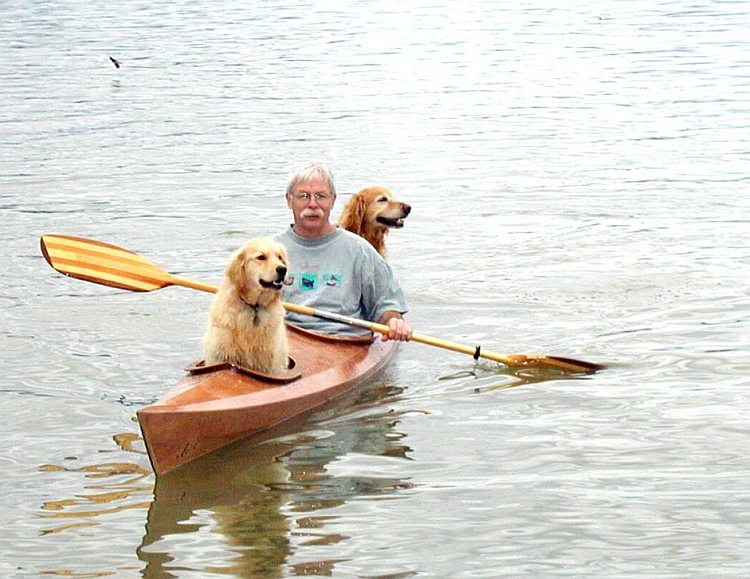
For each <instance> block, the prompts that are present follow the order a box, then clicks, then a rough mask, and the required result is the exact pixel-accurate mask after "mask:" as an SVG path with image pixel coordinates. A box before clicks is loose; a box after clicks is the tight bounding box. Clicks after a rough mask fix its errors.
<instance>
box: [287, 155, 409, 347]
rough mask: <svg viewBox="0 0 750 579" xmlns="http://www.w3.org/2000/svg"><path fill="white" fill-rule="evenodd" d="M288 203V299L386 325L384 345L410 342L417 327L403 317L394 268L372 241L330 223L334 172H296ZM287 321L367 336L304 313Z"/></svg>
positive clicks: (315, 167) (311, 168) (316, 167)
mask: <svg viewBox="0 0 750 579" xmlns="http://www.w3.org/2000/svg"><path fill="white" fill-rule="evenodd" d="M286 202H287V206H288V207H289V208H290V209H291V210H292V214H293V216H294V223H293V224H292V225H291V226H290V227H289V228H288V229H287V230H286V231H284V232H282V233H280V234H278V235H276V236H274V239H275V240H276V241H278V242H280V243H282V244H283V245H284V246H285V247H286V249H287V253H288V254H289V264H290V268H291V272H290V275H289V278H290V279H291V284H290V285H288V286H286V287H285V289H284V299H286V300H288V301H290V302H292V303H296V304H300V305H305V306H309V307H312V308H316V309H320V310H321V311H327V312H333V313H336V314H341V315H344V316H348V317H353V318H360V319H364V320H368V321H371V322H378V323H380V324H383V325H386V326H388V333H387V334H383V339H384V340H402V341H406V340H410V339H411V335H412V328H411V326H410V325H409V324H408V323H407V322H406V321H405V320H404V319H403V317H402V314H404V313H406V311H407V307H406V301H405V300H404V295H403V292H402V291H401V287H400V286H399V285H398V282H397V281H396V278H395V276H394V273H393V269H392V268H391V266H390V264H388V262H386V261H385V260H384V259H383V258H382V257H381V256H380V254H379V253H378V252H377V251H375V249H373V247H372V245H370V243H369V242H367V241H365V240H364V239H362V238H361V237H359V236H358V235H355V234H354V233H351V232H349V231H346V230H345V229H343V228H341V227H337V226H336V225H334V224H333V223H331V220H330V217H331V210H332V209H333V206H334V203H335V202H336V188H335V186H334V183H333V175H332V174H331V172H330V170H328V168H326V167H325V166H324V165H320V164H317V163H310V164H307V165H303V166H300V167H298V168H296V169H294V170H293V171H292V172H291V173H290V174H289V179H288V181H287V186H286ZM287 319H288V320H289V321H290V322H291V323H293V324H295V325H298V326H302V327H304V328H307V329H310V330H313V331H316V332H322V333H326V334H349V335H352V334H361V333H362V330H361V329H357V328H354V327H352V326H347V325H345V324H342V323H339V322H335V321H329V320H325V319H321V318H316V317H312V316H305V315H302V314H295V313H288V314H287Z"/></svg>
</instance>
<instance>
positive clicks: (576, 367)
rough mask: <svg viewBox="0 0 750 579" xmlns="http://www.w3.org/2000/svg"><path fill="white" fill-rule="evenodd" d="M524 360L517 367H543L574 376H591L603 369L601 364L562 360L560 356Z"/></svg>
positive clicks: (534, 357)
mask: <svg viewBox="0 0 750 579" xmlns="http://www.w3.org/2000/svg"><path fill="white" fill-rule="evenodd" d="M523 357H524V358H526V359H525V360H524V361H522V362H521V363H519V366H544V367H546V368H554V369H555V370H560V371H562V372H572V373H576V374H593V373H594V372H598V371H599V370H602V369H604V366H602V365H601V364H595V363H593V362H586V361H584V360H576V359H575V358H563V357H561V356H523Z"/></svg>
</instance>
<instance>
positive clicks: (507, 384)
mask: <svg viewBox="0 0 750 579" xmlns="http://www.w3.org/2000/svg"><path fill="white" fill-rule="evenodd" d="M438 379H439V380H440V381H445V382H448V381H451V382H454V384H455V386H454V387H452V388H447V389H444V390H445V391H446V392H454V391H458V392H463V391H466V390H467V389H471V390H473V391H474V392H477V393H479V392H491V391H492V390H504V389H506V388H515V387H517V386H524V385H527V384H539V383H541V382H549V381H553V380H590V379H591V375H587V374H571V373H568V372H561V371H559V370H556V369H554V368H550V367H543V366H538V367H528V368H506V367H504V366H498V365H497V364H487V363H484V362H477V363H476V364H475V366H474V368H473V369H472V370H461V371H459V372H456V373H454V374H448V375H445V376H441V377H440V378H438Z"/></svg>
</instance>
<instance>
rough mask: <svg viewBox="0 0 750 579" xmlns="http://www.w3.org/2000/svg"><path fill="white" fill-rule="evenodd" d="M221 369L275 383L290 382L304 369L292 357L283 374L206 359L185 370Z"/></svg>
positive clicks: (209, 370) (300, 374) (217, 370)
mask: <svg viewBox="0 0 750 579" xmlns="http://www.w3.org/2000/svg"><path fill="white" fill-rule="evenodd" d="M221 370H229V371H231V372H237V373H238V374H245V375H246V376H251V377H253V378H257V379H258V380H262V381H263V382H271V383H274V384H287V383H289V382H294V381H295V380H297V379H299V378H300V376H302V371H301V370H300V369H299V365H298V364H297V361H296V360H295V359H294V358H292V357H290V358H289V362H288V365H287V369H286V371H285V372H282V373H281V374H266V373H265V372H259V371H257V370H253V369H252V368H247V367H245V366H240V365H239V364H235V363H233V362H218V363H216V364H206V362H205V360H199V361H198V362H195V363H194V364H191V365H190V366H188V367H187V368H185V371H186V372H189V373H190V374H207V373H209V372H219V371H221Z"/></svg>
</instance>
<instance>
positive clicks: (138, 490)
mask: <svg viewBox="0 0 750 579" xmlns="http://www.w3.org/2000/svg"><path fill="white" fill-rule="evenodd" d="M113 439H114V441H115V442H116V443H117V445H118V446H119V447H120V448H121V449H122V450H124V451H126V452H136V453H139V454H140V453H142V451H139V450H137V448H136V444H137V441H139V440H140V438H139V437H138V436H137V435H135V434H132V433H122V434H116V435H115V436H114V437H113ZM39 469H40V470H41V471H45V472H79V473H82V474H83V475H84V476H85V477H86V478H87V479H95V480H96V481H97V482H96V483H94V484H87V485H86V488H87V489H92V490H93V492H91V493H81V494H76V495H75V497H71V498H64V499H56V500H51V501H46V502H44V504H43V505H42V509H43V510H44V513H43V514H42V515H41V517H42V518H45V519H50V520H53V521H55V523H56V524H55V525H53V526H50V527H49V528H47V529H44V530H43V531H41V534H42V535H52V534H57V533H61V532H63V531H67V530H69V529H76V528H82V527H90V526H95V525H97V524H98V523H96V522H95V521H93V520H90V519H91V518H92V517H100V516H102V515H111V514H114V513H119V512H122V511H125V510H130V509H145V508H147V507H148V505H149V503H148V502H134V500H133V499H134V497H135V498H136V499H137V498H140V497H141V496H144V497H145V496H146V495H149V496H150V494H151V492H152V486H151V484H142V483H143V481H144V479H146V478H148V477H151V475H152V473H151V471H150V470H147V469H144V468H143V467H142V466H140V465H139V464H135V463H130V462H109V463H102V464H93V465H89V466H84V467H80V468H71V467H67V466H59V465H53V464H45V465H42V466H41V467H39ZM58 520H59V521H60V522H59V523H58V522H57V521H58Z"/></svg>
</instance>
